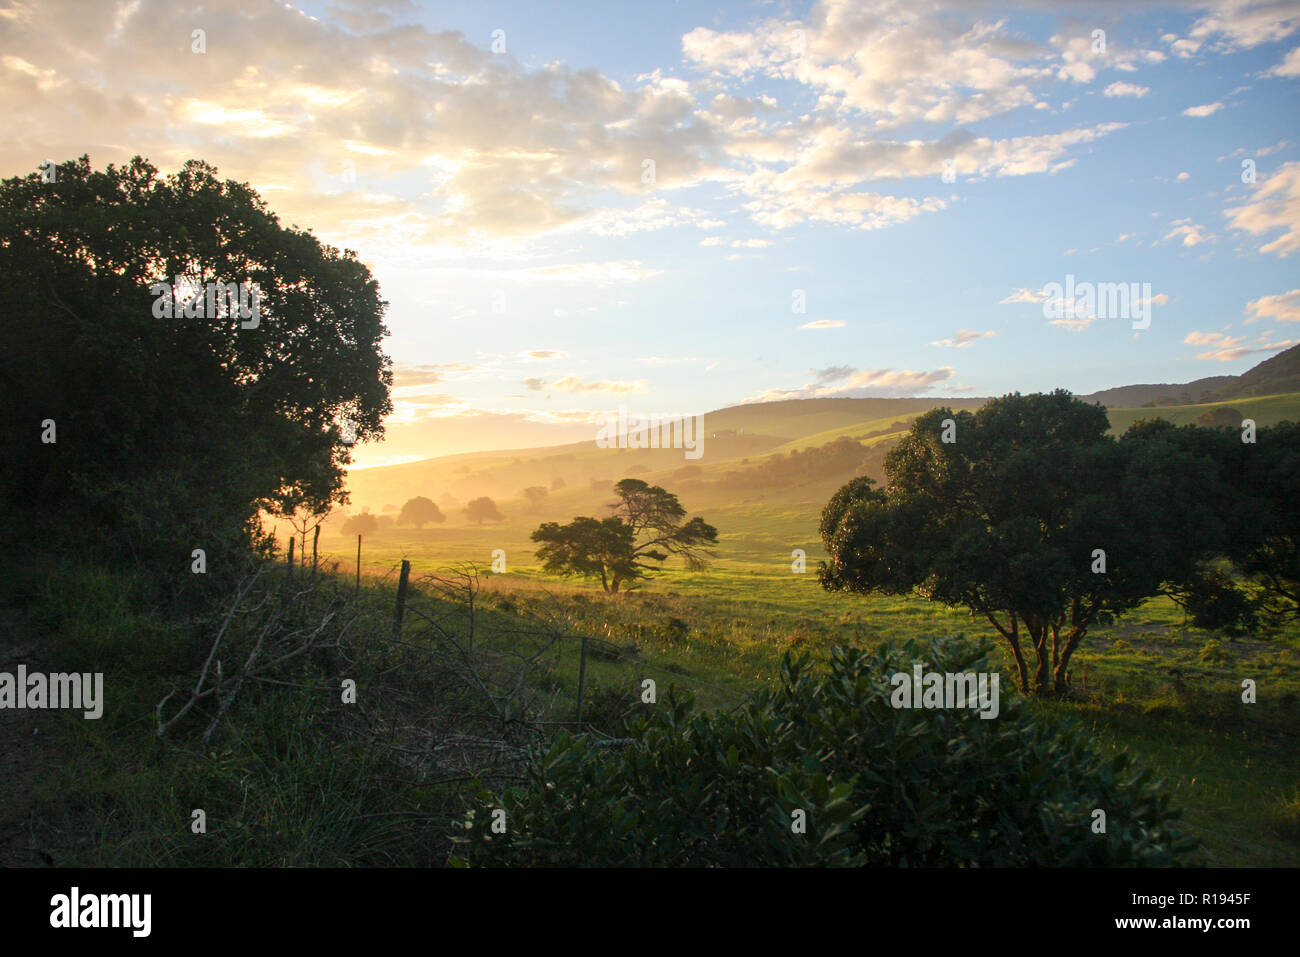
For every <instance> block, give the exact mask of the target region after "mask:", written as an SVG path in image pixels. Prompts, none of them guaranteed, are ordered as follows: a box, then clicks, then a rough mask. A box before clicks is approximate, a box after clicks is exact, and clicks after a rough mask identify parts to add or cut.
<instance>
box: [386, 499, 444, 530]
mask: <svg viewBox="0 0 1300 957" xmlns="http://www.w3.org/2000/svg"><path fill="white" fill-rule="evenodd" d="M445 521H447V516H446V515H443V514H442V509H440V508H438V506H437V505H436V504H435V503H434V501H433V500H432V499H429V498H426V497H425V496H423V495H417V496H416V497H415V498H413V499H408V500H407V503H406V504H405V505H403V506H402V511H401V512H400V513H399V514H398V516H397V524H398V525H414V526H415V527H416V528H424V526H425V525H427V524H428V523H429V522H438V523H441V522H445Z"/></svg>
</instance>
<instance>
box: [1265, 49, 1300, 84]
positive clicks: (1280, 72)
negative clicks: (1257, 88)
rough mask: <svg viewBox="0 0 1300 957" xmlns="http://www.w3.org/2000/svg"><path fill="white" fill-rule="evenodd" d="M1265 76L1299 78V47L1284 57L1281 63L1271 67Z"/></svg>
mask: <svg viewBox="0 0 1300 957" xmlns="http://www.w3.org/2000/svg"><path fill="white" fill-rule="evenodd" d="M1264 75H1265V76H1281V77H1291V76H1300V47H1296V48H1295V49H1294V50H1292V51H1291V52H1290V53H1288V54H1287V55H1286V56H1285V57H1283V58H1282V62H1281V63H1279V64H1278V65H1277V66H1275V67H1273V68H1272V69H1271V70H1269V71H1268V72H1267V73H1265V74H1264Z"/></svg>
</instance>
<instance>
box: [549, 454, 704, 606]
mask: <svg viewBox="0 0 1300 957" xmlns="http://www.w3.org/2000/svg"><path fill="white" fill-rule="evenodd" d="M614 493H615V495H617V496H618V501H617V502H615V503H613V504H612V505H611V506H610V508H611V509H613V511H614V513H615V514H614V515H612V516H610V517H609V518H606V519H603V520H599V519H595V518H590V517H585V516H580V517H578V518H575V519H574V520H573V521H572V522H569V523H568V524H567V525H560V524H559V523H558V522H545V523H544V524H542V525H541V526H540V527H539V528H538V529H537V530H536V531H534V532H533V535H532V540H533V541H534V542H538V543H540V544H541V546H542V547H541V548H539V549H538V550H537V552H536V555H537V557H538V559H540V560H541V562H542V567H543V568H544V569H545V570H546V571H548V572H551V573H553V574H560V575H580V576H583V577H587V578H596V579H599V580H600V583H601V586H602V587H603V588H604V589H605V591H607V592H610V593H617V592H618V591H619V590H620V589H621V588H624V587H627V586H630V585H632V584H634V583H635V582H636V581H637V580H638V579H642V578H645V577H647V576H648V574H649V573H650V572H651V571H653V570H654V569H656V568H659V567H661V566H662V564H663V562H665V561H667V559H668V557H669V556H670V555H676V556H678V557H680V558H681V559H682V560H683V561H685V563H686V566H687V567H688V568H690V569H692V570H699V569H702V568H704V567H705V566H706V565H707V557H711V556H712V554H713V553H712V552H711V551H709V549H708V546H710V545H713V544H716V543H717V540H718V531H717V529H716V528H714V527H713V526H712V525H709V524H708V523H707V522H705V521H704V519H703V518H700V517H699V516H696V517H694V518H691V519H689V520H688V519H686V510H685V509H684V508H683V507H682V505H681V503H680V502H679V501H678V500H677V496H676V495H674V494H673V493H672V492H669V491H667V490H665V489H664V488H662V487H660V486H658V485H650V484H648V483H646V482H644V481H642V480H641V479H633V478H626V479H623V480H622V481H621V482H618V483H617V484H616V485H615V486H614Z"/></svg>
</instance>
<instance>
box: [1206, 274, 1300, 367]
mask: <svg viewBox="0 0 1300 957" xmlns="http://www.w3.org/2000/svg"><path fill="white" fill-rule="evenodd" d="M1297 292H1298V293H1300V290H1297ZM1269 338H1270V336H1269V335H1268V334H1265V335H1263V336H1261V337H1259V338H1258V339H1257V340H1255V344H1254V345H1253V346H1243V345H1242V343H1243V342H1245V341H1246V340H1245V337H1243V336H1229V335H1228V334H1226V333H1223V332H1189V333H1188V334H1187V335H1186V337H1184V339H1183V342H1184V343H1185V344H1186V345H1190V346H1211V347H1212V348H1210V349H1209V350H1207V351H1205V352H1200V353H1197V355H1196V358H1198V359H1210V360H1214V361H1218V362H1235V361H1236V360H1237V359H1241V358H1244V357H1245V356H1248V355H1253V354H1256V353H1261V352H1280V351H1282V350H1283V349H1289V348H1290V347H1291V346H1294V345H1295V344H1296V342H1297V340H1294V339H1287V340H1284V341H1282V342H1270V341H1269Z"/></svg>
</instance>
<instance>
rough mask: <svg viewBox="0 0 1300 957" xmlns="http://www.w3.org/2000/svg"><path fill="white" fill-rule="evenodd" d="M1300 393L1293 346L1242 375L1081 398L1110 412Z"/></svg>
mask: <svg viewBox="0 0 1300 957" xmlns="http://www.w3.org/2000/svg"><path fill="white" fill-rule="evenodd" d="M1288 392H1300V346H1292V347H1291V348H1290V349H1287V350H1286V351H1285V352H1279V353H1278V354H1277V355H1275V356H1273V357H1272V358H1271V359H1265V360H1264V361H1263V362H1261V363H1260V364H1259V365H1257V366H1254V367H1253V368H1251V369H1248V370H1247V371H1246V372H1243V373H1242V374H1241V375H1239V376H1238V375H1216V376H1209V377H1207V378H1204V379H1195V380H1193V381H1192V382H1166V383H1154V384H1151V385H1123V386H1120V387H1119V388H1116V389H1102V390H1101V391H1100V392H1093V393H1092V394H1091V395H1081V396H1079V398H1080V399H1083V400H1084V401H1085V402H1092V403H1094V404H1096V405H1104V406H1106V408H1108V409H1137V408H1141V407H1142V406H1146V405H1155V406H1176V405H1195V404H1197V403H1202V402H1221V401H1224V400H1227V399H1233V398H1238V397H1241V396H1257V395H1281V394H1283V393H1288Z"/></svg>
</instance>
